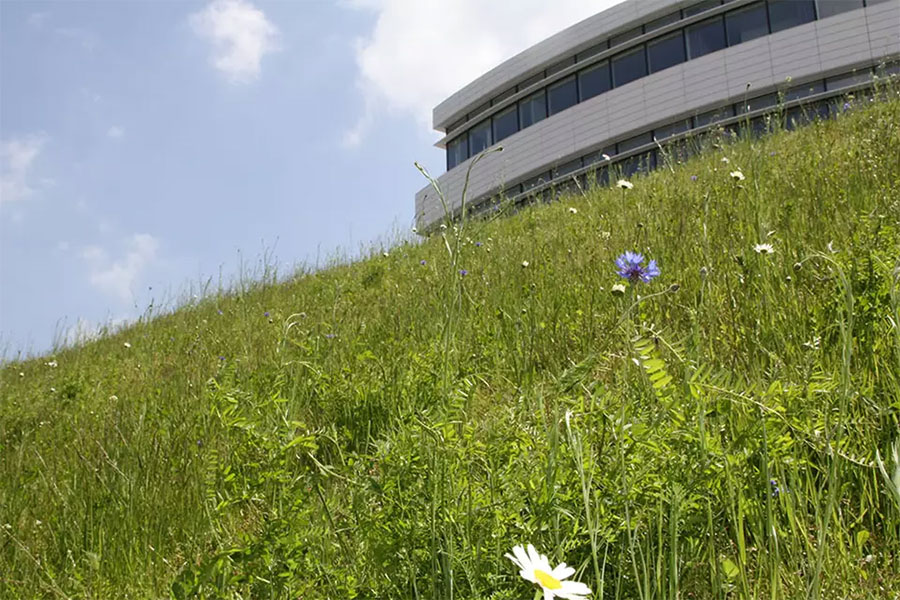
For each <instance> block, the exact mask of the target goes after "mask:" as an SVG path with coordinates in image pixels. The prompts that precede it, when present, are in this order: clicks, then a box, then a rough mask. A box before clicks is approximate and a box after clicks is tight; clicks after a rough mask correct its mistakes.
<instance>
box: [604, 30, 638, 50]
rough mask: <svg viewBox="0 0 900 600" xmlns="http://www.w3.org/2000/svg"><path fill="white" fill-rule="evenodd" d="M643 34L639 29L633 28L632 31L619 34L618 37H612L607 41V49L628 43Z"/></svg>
mask: <svg viewBox="0 0 900 600" xmlns="http://www.w3.org/2000/svg"><path fill="white" fill-rule="evenodd" d="M643 34H644V32H643V30H642V29H641V28H640V27H635V28H634V29H631V30H629V31H625V32H623V33H620V34H619V35H614V36H613V37H611V38H610V39H609V47H610V48H612V47H613V46H618V45H620V44H624V43H625V42H630V41H631V40H633V39H635V38H639V37H641V35H643Z"/></svg>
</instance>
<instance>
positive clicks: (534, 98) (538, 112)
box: [519, 91, 547, 129]
mask: <svg viewBox="0 0 900 600" xmlns="http://www.w3.org/2000/svg"><path fill="white" fill-rule="evenodd" d="M546 116H547V101H546V99H545V97H544V92H543V91H541V92H538V93H536V94H532V95H530V96H528V97H527V98H525V99H524V100H521V101H519V126H520V128H521V129H525V128H526V127H530V126H531V125H533V124H535V123H537V122H538V121H540V120H542V119H544V118H545V117H546Z"/></svg>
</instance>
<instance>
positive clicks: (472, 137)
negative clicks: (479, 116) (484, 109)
mask: <svg viewBox="0 0 900 600" xmlns="http://www.w3.org/2000/svg"><path fill="white" fill-rule="evenodd" d="M490 145H491V120H490V119H485V120H484V121H482V122H481V123H479V124H478V125H476V126H475V127H473V128H472V129H470V130H469V156H475V155H476V154H478V153H479V152H481V151H482V150H484V149H485V148H487V147H488V146H490Z"/></svg>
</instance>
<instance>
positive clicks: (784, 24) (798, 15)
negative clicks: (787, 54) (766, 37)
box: [769, 0, 816, 33]
mask: <svg viewBox="0 0 900 600" xmlns="http://www.w3.org/2000/svg"><path fill="white" fill-rule="evenodd" d="M815 20H816V5H815V2H814V0H769V22H770V23H771V24H772V33H775V32H778V31H782V30H784V29H788V28H790V27H796V26H797V25H803V24H804V23H809V22H810V21H815Z"/></svg>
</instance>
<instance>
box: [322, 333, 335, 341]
mask: <svg viewBox="0 0 900 600" xmlns="http://www.w3.org/2000/svg"><path fill="white" fill-rule="evenodd" d="M335 336H337V334H335V333H326V334H325V337H326V338H328V339H329V340H332V339H334V338H335Z"/></svg>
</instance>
